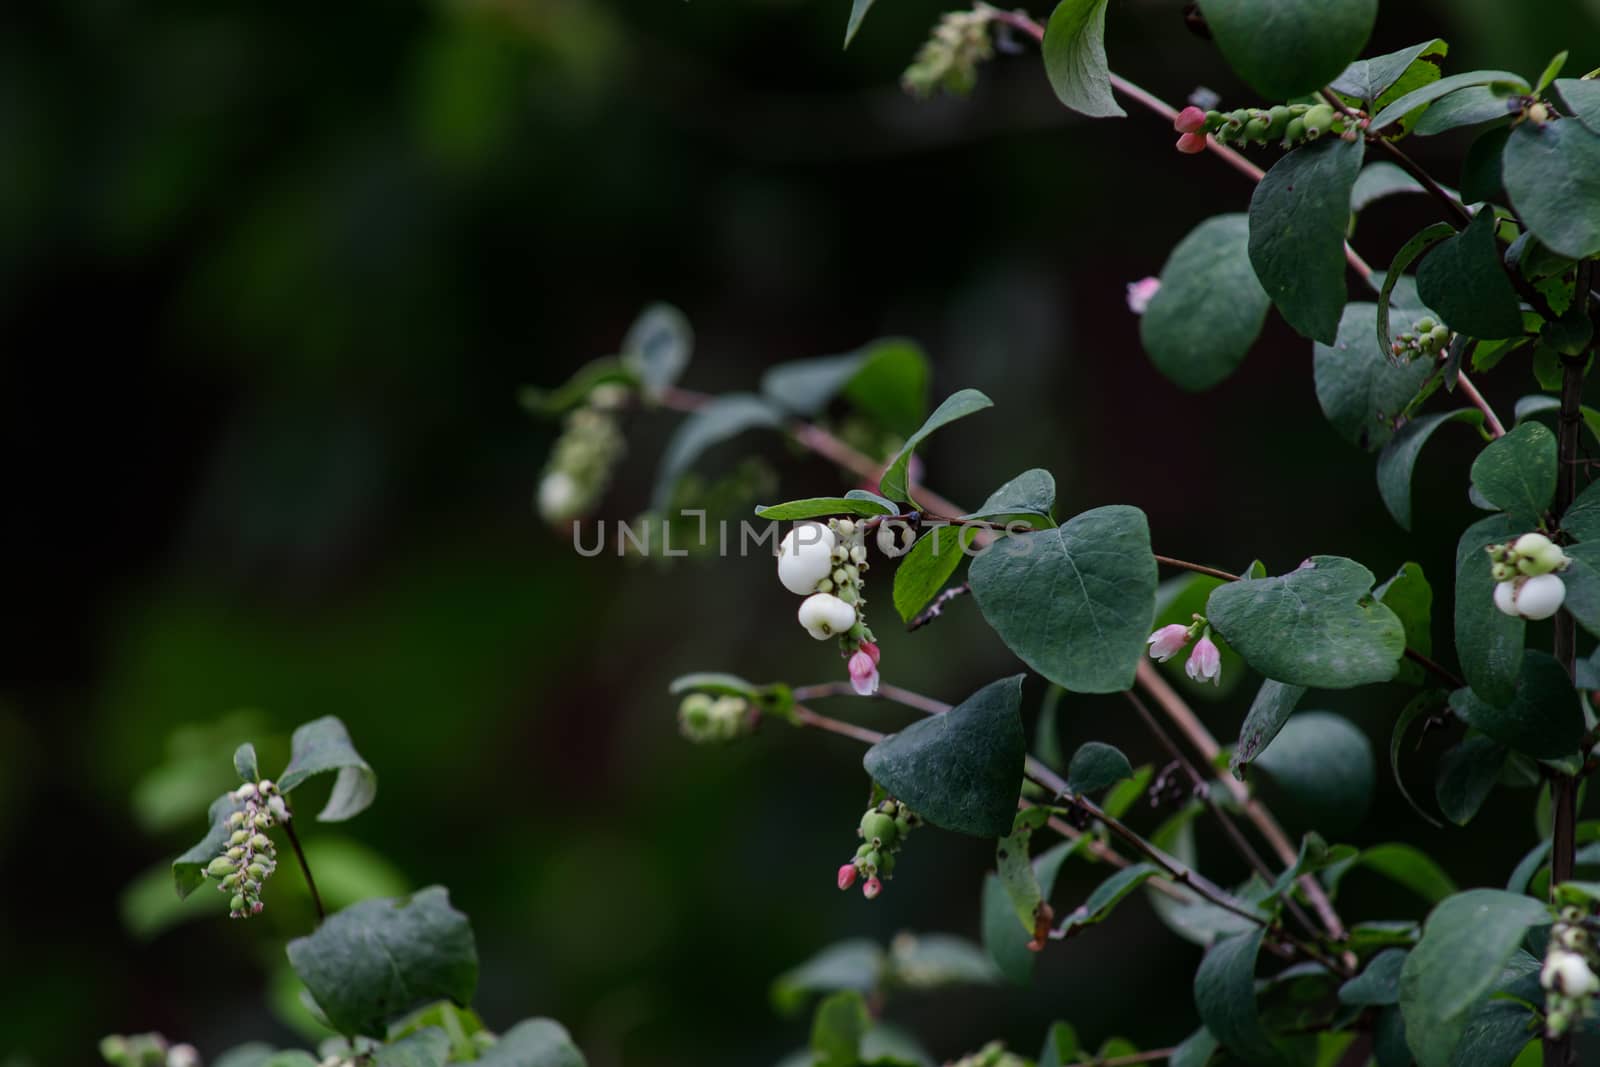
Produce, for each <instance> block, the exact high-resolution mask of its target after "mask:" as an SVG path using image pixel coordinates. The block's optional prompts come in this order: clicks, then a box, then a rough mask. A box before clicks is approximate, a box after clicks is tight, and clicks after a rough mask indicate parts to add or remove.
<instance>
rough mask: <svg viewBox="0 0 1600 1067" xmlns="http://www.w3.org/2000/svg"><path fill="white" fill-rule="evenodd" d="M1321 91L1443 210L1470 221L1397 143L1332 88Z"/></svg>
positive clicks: (1327, 99)
mask: <svg viewBox="0 0 1600 1067" xmlns="http://www.w3.org/2000/svg"><path fill="white" fill-rule="evenodd" d="M1321 93H1322V98H1323V99H1324V100H1326V101H1327V102H1328V103H1329V104H1330V105H1332V107H1333V109H1334V110H1335V111H1337V112H1339V114H1341V115H1343V116H1344V117H1345V118H1347V119H1349V120H1350V121H1351V122H1353V123H1355V124H1356V129H1358V130H1360V131H1362V132H1364V133H1365V134H1366V141H1367V143H1368V144H1376V145H1377V146H1378V147H1379V148H1381V149H1382V150H1383V151H1384V152H1386V153H1388V155H1389V158H1391V159H1393V160H1394V161H1395V162H1396V163H1397V164H1399V166H1400V169H1401V170H1403V171H1405V172H1406V173H1407V174H1409V175H1411V176H1412V177H1413V178H1415V179H1416V180H1417V183H1418V184H1419V185H1421V186H1422V188H1423V189H1425V190H1426V191H1427V192H1428V194H1429V195H1430V196H1432V197H1433V198H1434V199H1436V200H1438V201H1439V202H1440V203H1441V204H1443V205H1444V206H1445V210H1446V211H1448V212H1449V213H1450V216H1451V217H1452V218H1454V219H1455V220H1456V221H1458V222H1460V223H1462V224H1463V225H1464V224H1466V223H1469V222H1471V221H1472V212H1470V211H1468V210H1467V209H1466V208H1465V207H1464V206H1462V203H1461V201H1460V200H1457V199H1456V198H1455V197H1453V196H1451V195H1450V194H1449V193H1447V192H1445V190H1444V187H1443V186H1442V185H1440V184H1439V183H1438V182H1436V181H1434V180H1433V175H1431V174H1429V173H1428V172H1427V171H1425V170H1423V169H1422V167H1421V166H1420V165H1419V164H1418V163H1417V161H1416V160H1414V159H1412V158H1411V157H1410V156H1408V155H1406V154H1405V152H1403V151H1402V150H1401V148H1400V146H1399V145H1397V144H1395V143H1394V142H1393V141H1391V140H1389V139H1388V138H1387V137H1382V136H1379V135H1378V133H1377V131H1375V130H1371V129H1369V128H1368V123H1367V120H1366V119H1365V118H1363V117H1362V116H1360V115H1358V114H1356V113H1355V112H1354V111H1352V110H1350V108H1348V107H1346V106H1345V102H1344V101H1343V100H1340V99H1339V96H1338V94H1337V93H1335V92H1334V91H1333V90H1331V89H1323V90H1321Z"/></svg>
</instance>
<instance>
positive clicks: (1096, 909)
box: [1061, 863, 1161, 934]
mask: <svg viewBox="0 0 1600 1067" xmlns="http://www.w3.org/2000/svg"><path fill="white" fill-rule="evenodd" d="M1160 874H1161V871H1160V869H1159V868H1157V867H1156V866H1155V865H1154V864H1150V863H1135V864H1133V865H1131V866H1128V867H1124V868H1122V870H1120V871H1118V872H1116V873H1115V874H1113V875H1112V876H1111V877H1109V878H1107V879H1106V880H1105V881H1103V882H1101V883H1100V884H1099V885H1098V886H1096V887H1095V890H1094V892H1093V893H1090V894H1089V899H1088V900H1086V901H1084V902H1083V903H1082V904H1080V905H1079V906H1078V907H1076V908H1074V909H1073V910H1072V911H1071V912H1069V913H1068V914H1067V917H1066V919H1065V920H1064V921H1063V922H1062V924H1061V928H1062V930H1064V931H1066V932H1067V933H1068V934H1070V933H1071V932H1073V931H1074V930H1077V929H1078V928H1079V927H1083V926H1091V925H1093V924H1095V923H1098V922H1102V921H1104V920H1105V919H1106V918H1107V917H1108V916H1110V914H1111V912H1112V911H1113V910H1115V909H1116V906H1117V905H1118V904H1120V903H1121V902H1122V900H1123V898H1124V897H1126V896H1127V895H1128V894H1129V893H1132V892H1133V891H1134V890H1135V889H1138V888H1139V887H1140V886H1141V885H1143V884H1144V883H1145V882H1146V881H1148V880H1149V879H1151V878H1154V877H1156V876H1158V875H1160Z"/></svg>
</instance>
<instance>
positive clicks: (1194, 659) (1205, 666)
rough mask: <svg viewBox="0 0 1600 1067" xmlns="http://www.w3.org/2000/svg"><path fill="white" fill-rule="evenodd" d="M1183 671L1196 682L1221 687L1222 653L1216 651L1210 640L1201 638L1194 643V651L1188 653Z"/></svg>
mask: <svg viewBox="0 0 1600 1067" xmlns="http://www.w3.org/2000/svg"><path fill="white" fill-rule="evenodd" d="M1183 669H1184V672H1185V673H1186V674H1188V675H1189V677H1191V678H1193V679H1194V680H1195V681H1197V682H1210V683H1212V684H1213V685H1221V684H1222V653H1220V652H1218V651H1217V646H1216V644H1215V643H1214V642H1212V640H1211V638H1209V637H1202V638H1201V639H1200V640H1198V641H1196V642H1195V644H1194V651H1193V652H1191V653H1189V662H1188V663H1185V664H1184V665H1183Z"/></svg>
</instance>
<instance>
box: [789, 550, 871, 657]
mask: <svg viewBox="0 0 1600 1067" xmlns="http://www.w3.org/2000/svg"><path fill="white" fill-rule="evenodd" d="M867 569H868V564H867V546H866V537H865V533H864V531H863V529H862V524H861V523H859V522H857V521H856V520H854V519H829V520H828V522H827V524H826V525H824V524H822V523H820V522H800V523H796V524H795V526H794V529H792V530H790V531H789V532H788V534H787V535H785V536H784V538H783V541H782V542H781V543H780V544H779V545H778V581H780V582H782V583H783V587H784V588H785V589H787V590H789V592H791V593H795V594H797V595H799V596H803V597H805V600H803V601H801V603H800V611H799V614H798V617H799V619H800V625H801V626H802V627H804V628H805V631H806V633H808V634H810V635H811V636H812V637H814V638H816V639H817V640H818V641H825V640H827V639H828V638H830V637H838V638H843V639H845V640H846V641H847V642H849V643H850V645H851V647H852V648H854V647H855V646H857V645H859V644H860V643H861V642H862V641H870V640H871V639H872V631H871V630H869V629H868V628H867V625H866V615H865V610H866V606H867V600H866V597H865V596H864V595H862V586H863V585H864V584H865V580H864V577H863V576H864V575H865V574H866V571H867Z"/></svg>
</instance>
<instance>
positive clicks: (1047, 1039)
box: [1039, 1022, 1082, 1067]
mask: <svg viewBox="0 0 1600 1067" xmlns="http://www.w3.org/2000/svg"><path fill="white" fill-rule="evenodd" d="M1081 1057H1082V1053H1081V1051H1080V1048H1079V1045H1078V1033H1077V1031H1076V1030H1074V1029H1073V1028H1072V1024H1071V1023H1061V1022H1058V1023H1052V1024H1051V1025H1050V1029H1049V1030H1046V1031H1045V1035H1044V1048H1043V1049H1042V1050H1041V1051H1040V1052H1039V1067H1071V1065H1073V1064H1076V1063H1077V1062H1078V1060H1079V1059H1080V1058H1081Z"/></svg>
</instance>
